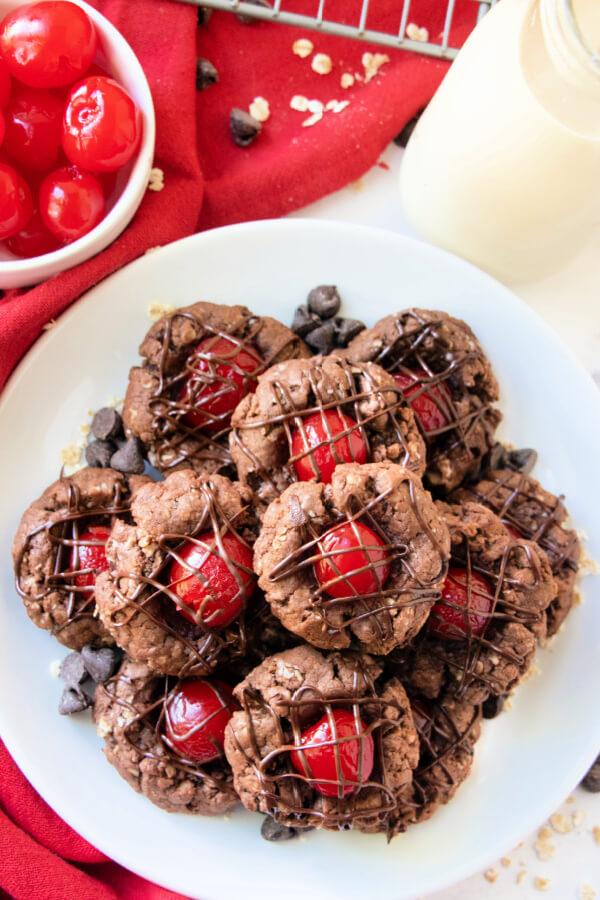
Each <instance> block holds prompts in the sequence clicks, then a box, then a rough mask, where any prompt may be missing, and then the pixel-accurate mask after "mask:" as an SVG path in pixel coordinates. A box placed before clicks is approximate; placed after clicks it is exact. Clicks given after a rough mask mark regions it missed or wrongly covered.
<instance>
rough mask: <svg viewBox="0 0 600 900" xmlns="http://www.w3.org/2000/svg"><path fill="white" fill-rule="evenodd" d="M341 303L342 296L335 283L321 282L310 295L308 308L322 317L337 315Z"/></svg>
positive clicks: (328, 317)
mask: <svg viewBox="0 0 600 900" xmlns="http://www.w3.org/2000/svg"><path fill="white" fill-rule="evenodd" d="M341 305H342V298H341V297H340V295H339V294H338V289H337V288H336V286H335V285H334V284H320V285H319V286H318V287H316V288H313V289H312V291H311V292H310V294H309V295H308V308H309V309H310V310H311V312H314V313H316V314H317V315H318V316H321V318H322V319H330V318H331V317H332V316H335V315H337V313H338V312H339V311H340V306H341Z"/></svg>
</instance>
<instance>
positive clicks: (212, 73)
mask: <svg viewBox="0 0 600 900" xmlns="http://www.w3.org/2000/svg"><path fill="white" fill-rule="evenodd" d="M218 80H219V73H218V72H217V70H216V69H215V67H214V66H213V64H212V63H211V62H210V61H209V60H208V59H202V58H201V57H198V59H197V60H196V90H197V91H204V90H206V88H207V87H210V86H211V85H212V84H216V83H217V81H218Z"/></svg>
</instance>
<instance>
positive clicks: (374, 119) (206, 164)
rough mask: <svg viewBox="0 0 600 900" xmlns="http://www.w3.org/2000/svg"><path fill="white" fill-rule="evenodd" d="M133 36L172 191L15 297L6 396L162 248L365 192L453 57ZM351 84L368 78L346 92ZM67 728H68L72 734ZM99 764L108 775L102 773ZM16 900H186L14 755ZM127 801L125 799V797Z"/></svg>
mask: <svg viewBox="0 0 600 900" xmlns="http://www.w3.org/2000/svg"><path fill="white" fill-rule="evenodd" d="M95 5H96V6H97V7H98V9H99V10H100V11H101V12H103V13H104V14H105V15H106V16H108V18H109V19H111V21H113V22H114V24H115V25H116V26H117V27H118V28H119V29H120V31H121V32H122V33H123V34H124V36H125V38H126V39H127V40H128V41H129V43H130V44H131V46H132V47H133V49H134V51H135V52H136V54H137V56H138V58H139V59H140V62H141V63H142V66H143V67H144V70H145V72H146V74H147V76H148V80H149V83H150V87H151V90H152V94H153V98H154V103H155V109H156V119H157V143H156V153H155V165H156V166H158V167H160V168H161V169H162V170H163V171H164V184H165V187H164V190H162V191H160V192H149V193H148V194H147V195H146V196H145V198H144V200H143V202H142V205H141V206H140V209H139V210H138V212H137V214H136V216H135V217H134V219H133V221H132V223H131V224H130V225H129V227H128V228H127V229H126V230H125V232H124V233H123V234H122V235H121V236H120V237H119V238H118V239H117V240H116V241H115V242H114V244H113V245H112V246H111V247H109V248H108V249H107V250H105V251H104V252H103V253H101V254H100V255H98V256H97V257H95V258H93V259H91V260H89V261H88V262H86V263H84V264H82V265H80V266H78V267H77V268H75V269H73V270H71V271H69V272H64V273H62V274H60V275H58V276H56V277H55V278H52V279H50V280H49V281H47V282H45V283H44V284H41V285H38V286H36V287H34V288H31V289H29V290H15V291H8V292H6V293H5V294H4V295H3V297H2V299H0V388H1V387H2V386H3V385H4V383H5V381H6V379H7V378H8V376H9V375H10V373H11V372H12V370H13V368H14V366H15V365H16V363H17V362H18V361H19V359H20V358H21V357H22V355H23V354H24V353H25V352H26V351H27V349H28V348H29V347H30V346H31V344H32V343H33V342H34V341H35V340H36V338H37V337H38V336H39V334H40V333H41V331H42V329H43V326H44V325H45V324H46V323H47V322H48V321H49V320H50V319H54V318H56V317H57V316H59V315H60V313H61V312H62V311H63V310H64V309H66V308H67V307H68V306H69V305H70V304H71V303H72V302H73V301H74V300H76V299H77V298H78V297H79V296H80V295H81V294H82V293H83V292H85V291H86V290H87V289H89V288H90V287H91V286H92V285H94V284H96V283H97V282H99V281H100V280H101V279H103V278H105V277H106V276H107V275H109V274H110V273H111V272H113V271H115V270H116V269H118V268H119V267H121V266H123V265H125V264H126V263H127V262H129V261H130V260H132V259H134V258H136V257H137V256H140V255H141V254H143V253H144V252H145V251H146V250H147V249H149V248H151V247H155V246H157V245H161V244H166V243H168V242H170V241H173V240H176V239H178V238H181V237H185V236H186V235H188V234H191V233H193V232H194V231H196V230H200V229H206V228H212V227H215V226H219V225H226V224H230V223H233V222H240V221H245V220H250V219H260V218H268V217H274V216H280V215H283V214H285V213H287V212H290V211H291V210H293V209H298V208H301V207H302V206H304V205H306V204H307V203H310V202H311V201H313V200H316V199H318V198H319V197H322V196H324V195H325V194H328V193H330V192H331V191H334V190H336V189H338V188H341V187H343V186H344V185H346V184H348V183H349V182H351V181H353V180H355V179H357V178H358V177H359V176H360V175H362V174H363V173H364V172H365V171H366V170H367V169H369V168H370V167H371V166H372V165H373V164H374V163H375V162H376V161H377V159H378V156H379V154H380V153H381V151H382V150H383V149H384V148H385V147H386V146H387V144H388V143H389V141H390V140H391V139H392V138H393V137H394V136H395V135H396V134H397V133H398V132H399V131H400V130H401V128H402V127H403V125H404V124H405V122H406V121H407V120H408V119H410V118H411V117H412V116H413V115H414V114H415V112H416V111H417V110H418V109H420V108H421V107H423V106H424V105H425V104H426V103H427V102H428V100H429V99H430V97H431V95H432V94H433V92H434V90H435V89H436V87H437V85H438V84H439V82H440V81H441V79H442V77H443V75H444V73H445V71H446V68H447V64H446V63H443V62H440V61H439V60H437V59H431V58H426V57H423V56H417V55H415V54H411V53H405V52H401V51H388V50H385V49H383V48H381V47H375V46H369V45H367V44H363V43H359V42H355V41H349V40H345V39H340V38H334V37H330V36H327V35H325V34H321V33H316V32H309V31H306V32H302V31H298V30H297V29H291V28H288V27H285V26H281V25H276V24H272V23H260V24H253V25H243V24H241V23H240V22H238V21H237V19H236V18H235V16H232V15H230V14H227V13H224V12H215V13H214V14H213V16H212V18H211V20H210V21H209V23H208V24H207V25H206V26H203V27H201V28H197V25H196V23H197V15H196V9H195V8H194V7H192V6H189V5H187V4H185V3H178V2H168V0H136V2H135V3H134V2H131V0H97V2H96V3H95ZM361 6H362V0H327V3H326V4H325V15H326V17H327V18H332V19H337V20H338V21H345V22H347V23H350V24H354V23H356V22H357V21H358V18H359V15H360V9H361ZM317 7H318V3H317V0H284V2H283V8H285V9H288V10H293V11H296V12H300V13H305V14H309V15H315V13H316V11H317ZM401 8H402V4H401V3H398V2H397V0H379V2H373V3H371V6H370V12H369V18H368V21H367V27H369V28H375V29H382V30H397V28H398V25H399V18H400V14H401ZM477 8H478V4H477V3H475V2H473V0H457V2H456V7H455V14H454V20H453V22H454V24H453V29H452V33H451V44H456V45H460V43H461V42H462V41H463V40H464V38H465V36H466V35H467V34H468V32H469V31H470V29H471V28H472V27H473V25H474V23H475V18H476V13H477ZM445 11H446V4H445V3H441V2H440V0H413V2H412V3H411V7H410V18H411V20H412V22H414V23H415V24H417V25H418V26H424V27H426V28H427V29H428V31H429V34H430V35H431V38H432V39H433V40H439V36H440V33H441V30H442V29H443V25H444V15H445ZM298 37H306V38H308V39H310V40H311V41H312V42H313V45H314V50H315V52H320V53H326V54H328V55H329V56H330V58H331V60H332V71H331V72H330V73H329V74H327V75H321V74H317V73H316V72H314V71H313V70H312V69H311V57H307V58H306V59H302V58H300V57H299V56H297V55H295V54H294V53H293V52H292V44H293V42H294V41H295V40H296V39H297V38H298ZM366 52H371V53H386V54H387V55H388V56H389V61H388V62H386V63H385V64H384V65H382V66H381V68H380V69H379V72H378V74H377V75H376V76H375V77H373V78H372V79H371V80H369V81H368V83H366V82H365V80H364V75H365V70H364V66H363V61H362V57H363V54H364V53H366ZM197 56H202V57H205V58H207V59H209V60H210V61H211V62H212V63H213V65H215V66H216V68H217V70H218V72H219V82H218V84H216V85H213V86H211V87H210V88H208V89H207V90H205V91H202V92H200V93H197V92H196V90H195V64H196V57H197ZM343 73H351V74H353V75H355V74H356V73H359V74H362V77H363V80H362V81H360V80H358V79H356V80H355V82H354V84H353V85H352V87H350V88H346V89H344V88H342V87H341V84H340V79H341V76H342V74H343ZM294 95H301V96H304V97H307V98H308V99H311V100H314V99H317V100H320V101H322V102H323V103H327V102H328V101H330V100H338V101H349V102H348V105H347V106H345V108H344V109H342V110H341V111H340V112H338V113H334V112H332V111H326V112H325V113H324V115H323V118H322V119H321V120H320V121H319V122H317V123H316V124H314V125H312V126H309V127H306V126H303V125H302V122H303V121H304V120H305V119H307V118H308V116H309V115H310V113H309V112H305V113H302V112H297V111H295V110H293V109H291V108H290V100H291V98H292V96H294ZM255 97H264V98H265V99H266V100H267V101H268V103H269V107H270V117H269V119H268V120H267V121H266V122H265V123H264V125H263V130H262V133H261V134H260V135H259V136H258V138H257V139H256V141H255V142H254V143H253V144H252V145H251V146H250V147H248V148H240V147H238V146H236V145H235V144H234V143H233V141H232V139H231V136H230V133H229V113H230V110H231V108H232V107H234V106H236V107H241V108H243V109H248V106H249V104H250V103H251V102H252V101H253V99H254V98H255ZM58 727H60V721H59V719H58V716H57V728H58ZM98 765H106V763H105V762H104V761H103V760H102V759H99V761H98ZM0 771H1V773H2V778H1V779H0V860H1V862H0V896H2V895H4V896H8V897H14V898H16V900H55V898H56V900H65V898H74V897H77V898H78V900H87V898H90V900H92V898H93V900H176V897H177V896H178V895H175V894H173V893H172V892H170V891H167V890H165V889H163V888H160V887H157V886H156V885H152V884H150V883H149V882H147V881H144V879H142V878H139V877H138V876H135V875H133V874H132V873H130V872H127V871H126V870H125V869H123V868H122V867H120V866H118V865H117V864H116V863H113V862H111V861H109V860H107V859H106V857H105V856H104V855H103V854H101V853H100V852H99V851H98V850H96V849H95V848H94V847H92V846H90V844H88V843H87V842H86V841H85V840H84V839H83V838H81V837H80V836H79V835H77V834H75V832H73V831H72V830H71V829H70V828H69V826H68V825H66V824H65V823H64V822H63V821H62V819H60V818H59V816H57V815H56V813H54V812H53V811H52V810H51V809H50V808H49V807H48V806H47V805H46V803H44V801H43V800H42V799H41V798H40V797H39V796H38V795H37V793H36V792H35V791H34V789H33V788H32V787H31V785H29V784H28V782H27V780H26V779H25V778H24V776H23V775H22V774H21V772H20V771H19V770H18V768H17V767H16V765H15V764H14V762H13V761H12V759H11V758H10V756H9V755H8V753H7V752H6V750H5V748H4V746H3V745H2V744H0ZM125 789H126V788H125V787H124V790H125Z"/></svg>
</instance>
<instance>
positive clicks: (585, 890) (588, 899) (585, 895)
mask: <svg viewBox="0 0 600 900" xmlns="http://www.w3.org/2000/svg"><path fill="white" fill-rule="evenodd" d="M595 896H596V891H595V890H594V888H593V887H592V886H591V884H588V883H587V882H586V883H585V884H582V885H581V887H580V888H579V897H580V900H594V897H595Z"/></svg>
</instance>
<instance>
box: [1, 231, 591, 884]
mask: <svg viewBox="0 0 600 900" xmlns="http://www.w3.org/2000/svg"><path fill="white" fill-rule="evenodd" d="M323 283H326V284H337V285H339V288H340V291H341V293H342V296H343V297H344V301H345V306H344V310H343V311H344V312H345V313H346V314H348V315H352V316H355V317H357V318H361V319H364V320H366V321H367V323H370V324H372V323H373V322H375V320H376V319H378V318H379V317H381V316H383V315H384V314H386V313H389V312H393V311H396V310H397V309H401V308H402V307H405V306H410V305H417V306H424V307H430V308H435V309H444V310H448V312H450V313H452V314H454V315H458V316H461V317H463V318H465V319H466V320H467V321H468V322H469V323H470V324H471V326H472V327H473V329H474V330H475V332H476V333H477V334H478V335H479V337H480V339H481V342H482V344H483V346H484V349H485V351H486V352H487V353H488V355H489V357H490V359H491V361H492V364H493V367H494V369H495V371H496V373H497V375H498V379H499V381H500V385H501V388H502V403H501V406H502V409H503V411H504V414H505V422H504V425H503V428H502V435H503V436H504V437H506V438H507V439H510V440H511V441H512V442H513V443H514V444H516V445H517V446H533V447H537V448H538V449H539V451H540V462H539V464H538V467H537V470H536V474H537V475H538V477H539V478H540V479H541V480H542V481H543V483H544V484H545V485H546V486H547V487H548V488H549V489H550V490H555V491H563V492H564V493H566V495H567V500H568V505H569V508H570V510H571V512H572V515H573V519H574V521H575V523H576V526H577V527H578V528H580V529H582V530H583V531H585V532H586V533H587V534H588V535H589V544H588V552H589V554H590V556H591V557H592V558H596V559H600V488H599V480H598V448H599V447H600V401H599V397H598V393H597V390H596V388H595V387H594V385H593V383H592V382H591V380H590V379H589V378H588V377H587V375H586V374H585V372H584V371H583V370H582V369H581V368H580V367H579V365H578V363H577V362H576V361H575V360H574V359H573V358H571V356H570V355H569V353H568V352H567V351H566V350H565V348H564V347H563V346H562V345H561V343H560V341H559V340H558V338H557V337H556V336H555V335H554V334H553V333H552V332H551V331H550V330H549V329H548V328H547V327H546V325H545V324H544V323H543V322H541V321H540V320H539V319H538V318H537V317H536V316H535V314H534V313H532V312H531V311H530V310H529V309H528V308H527V307H526V306H525V305H524V304H523V303H522V302H521V301H520V300H518V299H517V298H516V297H514V296H513V295H512V294H511V293H510V292H509V291H507V290H506V289H505V288H503V287H501V286H500V285H499V284H497V283H496V282H495V281H493V280H492V279H491V278H489V277H488V276H486V275H484V274H482V273H481V272H479V271H478V270H477V269H475V268H473V267H471V266H469V265H467V264H466V263H464V262H462V261H460V260H458V259H455V258H454V257H452V256H449V255H448V254H446V253H443V252H442V251H439V250H436V249H434V248H432V247H429V246H427V245H424V244H421V243H417V242H414V241H411V240H408V239H406V238H402V237H398V236H396V235H393V234H389V233H387V232H383V231H377V230H374V229H366V228H359V227H356V226H344V225H339V224H335V223H330V222H313V221H303V220H299V219H296V220H288V221H274V222H261V223H253V224H249V225H242V226H234V227H232V228H225V229H221V230H218V231H213V232H207V233H206V234H202V235H197V236H194V237H191V238H188V239H187V240H184V241H180V242H179V243H176V244H171V245H170V246H168V247H166V248H164V249H163V250H159V251H156V252H154V253H152V254H150V255H148V256H145V257H143V258H142V259H141V260H139V261H137V262H136V263H133V264H132V265H130V266H128V267H127V268H125V269H123V270H122V271H121V272H118V273H117V274H116V275H114V276H113V277H112V278H109V279H108V280H106V281H105V282H103V283H102V284H100V285H99V286H98V287H96V288H95V289H94V290H93V291H91V292H90V293H89V294H88V295H87V296H86V297H85V298H84V299H83V300H81V301H80V302H79V303H77V304H76V305H75V306H74V307H73V308H72V309H71V310H69V311H68V312H67V313H66V314H65V315H63V316H62V317H61V319H60V321H59V323H58V325H57V326H56V327H55V328H53V329H52V330H51V331H49V332H48V333H47V334H46V335H45V336H44V337H43V338H42V339H41V340H40V341H39V343H38V344H37V345H36V346H35V348H34V349H33V350H32V351H31V353H29V355H28V356H27V358H26V359H25V360H24V362H23V363H22V364H21V366H20V367H19V369H18V371H17V372H16V373H15V375H14V376H13V378H12V380H11V382H10V384H9V386H8V387H7V389H6V390H5V392H4V395H3V397H2V402H1V404H0V433H1V434H2V435H3V441H2V445H3V466H2V472H1V474H0V495H1V496H2V507H3V514H2V524H1V527H0V533H1V543H2V546H3V549H4V566H3V567H2V575H1V579H2V580H1V582H0V598H1V602H0V733H1V734H2V737H3V738H4V740H5V741H6V744H7V746H8V748H9V750H10V752H11V753H12V755H13V756H14V758H15V760H16V762H17V763H18V765H19V766H20V767H21V769H22V770H23V771H24V773H25V774H26V776H27V777H28V778H29V780H30V781H31V782H32V784H33V785H34V786H35V787H36V788H37V790H38V791H39V792H40V793H41V794H42V796H43V797H44V798H45V799H46V800H47V802H48V803H49V804H50V806H52V807H53V809H55V810H56V811H57V812H58V813H59V814H60V815H61V816H62V817H63V818H64V819H65V820H66V821H67V822H68V823H69V824H70V825H72V826H73V828H75V829H76V830H77V831H79V832H80V833H81V834H83V835H84V836H85V837H86V838H87V839H88V840H89V841H91V843H92V844H94V845H95V846H97V847H98V848H100V849H101V850H102V851H104V852H105V853H106V854H107V855H108V856H110V857H112V858H113V859H116V860H117V861H118V862H120V863H122V864H123V865H125V866H127V867H128V868H129V869H132V870H133V871H135V872H138V873H139V874H140V875H143V876H145V877H146V878H148V879H150V880H152V881H156V882H158V883H160V884H162V885H165V886H167V887H169V888H171V889H172V890H176V891H181V892H182V893H183V894H185V895H186V896H191V897H194V898H202V900H229V898H231V897H232V896H235V895H236V894H237V893H238V892H239V890H240V889H242V890H243V894H244V897H245V898H247V900H264V898H265V897H267V898H269V897H275V896H280V895H281V896H285V897H286V898H290V900H293V898H298V900H306V898H307V897H310V898H311V900H330V898H338V897H342V896H343V897H344V898H345V900H354V898H356V900H364V898H365V897H369V898H370V900H378V898H382V900H383V898H389V900H408V898H414V897H416V896H420V895H422V894H424V893H427V892H429V891H433V890H436V889H440V888H442V887H445V886H447V885H449V884H451V883H453V882H455V881H458V880H460V879H461V878H464V877H466V876H467V875H469V874H471V873H473V872H475V871H477V870H478V869H481V868H484V867H485V866H486V865H487V864H488V863H489V862H491V861H492V860H494V859H497V857H498V856H500V855H502V854H503V853H504V852H505V851H508V850H509V849H510V848H511V847H513V846H514V845H515V844H516V843H518V841H519V840H521V838H522V837H523V836H524V835H526V834H527V833H528V832H530V831H531V830H532V829H533V828H534V827H535V826H536V825H537V824H538V823H540V822H541V821H542V820H543V819H544V818H545V817H546V816H547V815H549V814H550V813H551V812H552V811H553V810H554V809H555V808H556V807H557V806H558V805H559V804H560V802H561V801H562V800H563V799H564V798H565V797H566V796H567V794H568V793H569V792H570V791H571V789H572V788H573V787H574V786H575V784H576V783H577V782H578V781H579V779H580V778H581V777H582V776H583V774H584V772H585V771H586V769H587V767H588V766H589V765H590V763H591V762H592V759H593V757H594V756H595V754H596V753H597V752H598V749H600V717H598V715H597V710H596V706H595V704H596V698H597V697H598V695H599V694H600V597H599V596H598V595H599V593H600V585H599V583H598V579H597V578H587V579H585V580H584V583H583V597H584V602H583V604H582V605H581V606H579V607H578V608H576V609H575V610H574V611H573V613H572V615H571V616H570V618H569V620H568V621H567V624H566V627H565V628H564V630H563V632H562V633H561V634H560V635H559V636H558V638H557V640H556V641H555V643H554V645H553V647H552V649H551V650H550V651H546V652H544V653H542V654H539V659H538V665H539V667H540V669H541V670H542V673H541V675H536V676H534V677H532V678H530V679H529V680H528V681H527V683H526V684H524V685H523V686H522V687H521V688H520V689H519V691H518V692H517V694H516V698H515V700H514V703H513V708H512V710H511V711H510V713H507V714H504V715H502V716H500V717H499V718H498V719H496V720H494V721H492V722H488V723H486V724H485V728H484V734H483V738H482V740H481V742H480V745H479V747H478V752H477V755H476V763H475V766H474V771H473V775H472V777H471V778H470V779H469V781H467V783H466V784H465V785H464V786H463V787H462V788H461V789H460V791H459V792H458V794H457V796H456V798H455V799H454V800H453V801H452V802H451V803H450V804H449V805H448V806H447V807H445V808H443V809H440V810H439V811H438V813H436V815H435V816H434V817H433V819H432V820H431V821H430V822H428V823H426V824H424V825H422V826H419V827H418V828H415V829H413V830H412V831H409V832H408V833H407V834H406V835H401V836H400V837H398V838H396V839H395V840H394V841H393V842H392V843H391V844H390V845H387V844H386V842H385V839H384V838H383V837H381V836H376V837H374V836H367V835H360V834H352V833H347V834H331V833H329V834H327V833H311V834H309V835H307V836H306V837H305V838H304V839H303V840H300V841H296V842H290V843H289V844H284V845H272V844H268V843H266V842H265V841H263V840H262V839H261V838H260V836H259V825H260V818H259V817H258V816H257V815H251V814H249V813H246V812H243V811H240V812H237V811H236V812H234V813H233V815H231V817H230V818H228V819H224V818H220V819H216V820H213V819H203V818H192V817H186V816H169V815H168V814H166V813H164V812H162V811H161V810H159V809H157V808H156V807H154V806H152V805H151V804H150V803H149V802H148V801H147V800H145V799H144V798H143V797H140V796H138V795H137V794H135V793H134V792H133V791H132V790H131V789H130V788H129V787H128V786H127V785H126V784H125V782H124V781H122V780H121V779H120V778H119V776H118V775H117V773H116V772H115V770H114V769H113V768H112V767H111V766H109V765H108V763H107V762H106V761H105V760H104V759H103V757H102V754H101V745H102V742H101V740H100V739H99V738H98V737H97V736H96V734H95V731H94V728H93V726H92V725H91V723H90V722H89V721H87V720H85V717H79V718H77V717H73V718H72V719H67V718H60V717H59V716H58V715H57V713H56V705H57V701H58V697H59V694H60V689H61V686H60V684H59V682H57V681H56V680H54V679H52V678H51V677H50V674H49V665H50V662H51V661H52V660H55V659H57V658H59V657H62V656H63V655H64V651H63V649H62V648H61V647H60V646H59V645H58V644H56V643H55V642H54V640H53V639H52V638H51V637H50V636H49V635H48V634H46V633H44V632H41V631H39V630H38V629H36V628H34V627H33V625H31V623H30V622H29V620H28V619H27V616H26V615H25V613H24V611H23V609H22V606H21V602H20V600H19V599H18V597H17V596H16V594H15V592H14V587H13V581H12V576H11V572H10V568H9V565H8V562H7V556H8V548H9V546H10V542H11V539H12V535H13V533H14V531H15V529H16V527H17V523H18V521H19V517H20V515H21V513H22V511H23V510H24V509H25V507H26V506H27V504H28V503H29V502H30V501H31V500H33V499H34V498H35V497H37V496H38V495H39V494H40V493H41V491H42V490H43V488H44V487H46V485H47V484H49V483H50V482H51V481H52V480H53V479H54V478H56V476H57V474H58V470H59V451H60V449H61V448H62V447H64V446H65V445H66V444H68V443H69V442H71V441H74V440H77V438H78V437H80V432H79V425H80V424H82V423H85V422H87V421H88V416H87V412H88V410H93V409H97V408H99V407H100V406H103V405H105V404H106V402H107V400H108V398H109V396H110V395H111V394H112V395H115V396H122V395H123V392H124V389H125V384H126V381H127V372H128V369H129V367H130V365H132V364H133V363H135V361H136V352H137V346H138V344H139V342H140V340H141V338H142V336H143V334H144V333H145V331H146V330H147V328H148V327H149V325H150V320H149V319H148V317H147V309H148V306H149V304H150V303H152V302H162V303H171V304H174V305H176V306H178V305H184V304H188V303H192V302H194V301H196V300H201V299H210V300H214V301H218V302H222V303H246V304H247V305H248V306H249V307H250V308H251V309H253V310H254V311H255V312H257V313H269V314H270V315H274V316H277V317H278V318H280V319H281V320H282V321H283V322H290V321H291V318H292V312H293V309H294V307H295V306H296V305H297V304H298V303H301V302H303V300H304V298H305V297H306V294H307V292H308V291H309V290H310V288H312V287H314V286H315V285H316V284H323Z"/></svg>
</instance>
